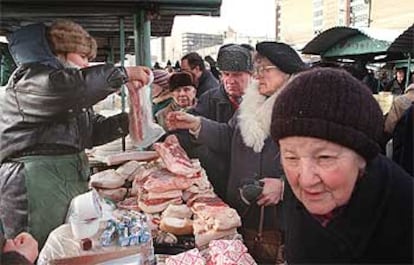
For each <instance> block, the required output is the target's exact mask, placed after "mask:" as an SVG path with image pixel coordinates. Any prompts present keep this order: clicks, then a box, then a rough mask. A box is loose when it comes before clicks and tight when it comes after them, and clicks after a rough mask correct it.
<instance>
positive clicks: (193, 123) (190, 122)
mask: <svg viewBox="0 0 414 265" xmlns="http://www.w3.org/2000/svg"><path fill="white" fill-rule="evenodd" d="M166 123H167V127H168V129H169V130H176V129H189V130H191V131H196V130H198V129H199V128H200V126H201V119H200V117H197V116H194V115H191V114H188V113H185V112H182V111H173V112H170V113H168V115H167V122H166Z"/></svg>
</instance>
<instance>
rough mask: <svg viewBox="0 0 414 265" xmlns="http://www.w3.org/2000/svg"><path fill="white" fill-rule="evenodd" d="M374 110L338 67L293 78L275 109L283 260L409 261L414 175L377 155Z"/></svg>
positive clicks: (378, 127) (378, 122)
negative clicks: (281, 171)
mask: <svg viewBox="0 0 414 265" xmlns="http://www.w3.org/2000/svg"><path fill="white" fill-rule="evenodd" d="M382 130H383V117H382V112H381V109H380V107H379V106H378V103H377V102H376V101H375V99H374V98H373V97H372V95H371V92H370V91H369V90H368V88H367V87H365V86H364V85H363V84H362V83H361V82H360V81H358V80H357V79H355V78H353V77H352V76H351V75H350V74H348V73H346V72H345V71H343V70H335V69H331V68H324V69H321V68H316V69H313V70H310V71H307V72H304V73H301V74H299V75H298V76H297V77H295V78H294V79H293V80H292V81H291V82H290V83H289V84H288V85H287V86H286V88H285V89H284V90H283V91H282V92H281V94H280V95H279V97H278V98H277V99H276V102H275V105H274V107H273V114H272V124H271V133H272V138H273V140H274V141H275V142H276V143H278V145H279V148H280V152H281V161H282V165H283V169H284V171H285V174H286V179H287V182H288V184H289V185H286V186H285V194H284V200H283V209H284V216H285V224H286V230H285V240H286V241H285V247H286V248H285V249H286V261H287V262H288V263H292V264H295V263H307V264H310V263H330V264H338V263H347V264H355V263H388V264H395V263H407V264H408V263H409V264H412V263H413V178H412V177H410V176H409V175H408V174H407V173H405V172H404V171H403V170H402V169H401V168H400V167H398V166H397V165H396V164H394V163H393V162H392V161H391V160H388V159H387V158H386V157H384V156H382V155H380V154H379V151H380V148H379V145H378V141H379V140H380V139H381V135H382Z"/></svg>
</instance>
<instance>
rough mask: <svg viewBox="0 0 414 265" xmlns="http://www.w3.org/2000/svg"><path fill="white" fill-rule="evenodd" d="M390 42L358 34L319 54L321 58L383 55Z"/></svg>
mask: <svg viewBox="0 0 414 265" xmlns="http://www.w3.org/2000/svg"><path fill="white" fill-rule="evenodd" d="M390 44H391V42H389V41H384V40H377V39H373V38H370V37H368V36H366V35H363V34H358V35H355V36H352V37H350V38H347V39H345V40H342V41H339V42H338V43H336V44H335V45H333V46H332V47H330V48H329V49H328V50H327V51H325V52H323V53H322V54H321V56H322V57H345V56H355V55H364V54H376V55H379V54H385V53H386V51H387V49H388V47H389V46H390Z"/></svg>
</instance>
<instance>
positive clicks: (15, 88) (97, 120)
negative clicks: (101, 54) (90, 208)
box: [0, 34, 128, 161]
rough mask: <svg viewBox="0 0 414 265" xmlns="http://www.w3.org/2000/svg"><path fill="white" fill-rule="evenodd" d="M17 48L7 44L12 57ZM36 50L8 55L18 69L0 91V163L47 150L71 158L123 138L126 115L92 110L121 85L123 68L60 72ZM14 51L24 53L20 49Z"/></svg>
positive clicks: (56, 63)
mask: <svg viewBox="0 0 414 265" xmlns="http://www.w3.org/2000/svg"><path fill="white" fill-rule="evenodd" d="M33 35H34V36H37V35H40V34H37V35H36V34H33ZM23 37H25V36H23ZM20 43H24V42H19V41H16V42H15V43H14V42H13V40H12V42H11V43H10V46H11V48H10V50H11V53H12V55H14V54H13V51H14V50H15V49H14V48H15V47H14V46H18V45H20ZM33 43H34V44H35V43H36V41H35V40H33ZM34 44H33V45H34ZM38 46H39V47H37V46H34V47H33V46H31V47H30V49H28V50H30V51H31V53H30V54H27V55H26V58H22V57H18V56H16V55H14V58H18V59H20V61H19V62H17V63H18V65H19V67H18V68H17V69H16V71H15V72H14V73H13V75H12V76H11V77H10V79H9V82H8V84H7V85H6V86H5V87H3V88H1V90H0V102H1V105H0V110H1V115H0V161H4V160H5V159H8V158H10V157H16V156H24V155H27V154H30V153H31V152H40V153H39V154H42V152H44V150H41V149H45V148H46V149H47V148H50V147H51V146H64V147H65V148H67V150H68V152H71V153H76V152H79V151H82V150H84V149H85V148H90V147H92V146H94V145H100V144H103V143H106V142H109V141H111V140H114V139H116V138H119V137H121V136H124V135H126V134H127V133H128V115H127V114H126V113H122V114H119V115H115V116H113V117H110V118H105V117H103V116H100V115H96V114H94V113H93V110H92V106H93V105H94V104H96V103H98V102H99V101H100V100H103V99H104V98H105V97H107V96H108V95H110V94H111V93H114V92H115V91H117V90H118V89H119V87H120V86H121V85H122V84H123V83H125V82H126V80H127V75H126V73H125V70H124V69H123V68H119V67H114V66H113V65H109V64H106V65H99V66H94V67H88V68H84V69H81V70H78V69H74V68H65V67H63V66H62V65H61V64H60V63H59V61H57V60H56V58H55V57H53V55H51V54H48V51H45V48H44V46H41V45H38ZM16 50H18V51H22V50H23V51H24V47H16ZM34 51H37V52H34ZM49 53H50V52H49ZM39 54H43V58H38V57H39ZM36 56H37V58H36ZM58 149H64V148H58ZM50 155H53V153H51V154H50Z"/></svg>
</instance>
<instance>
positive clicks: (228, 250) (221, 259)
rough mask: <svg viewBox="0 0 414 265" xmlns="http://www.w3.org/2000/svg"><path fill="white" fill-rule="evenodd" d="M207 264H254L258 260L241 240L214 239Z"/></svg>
mask: <svg viewBox="0 0 414 265" xmlns="http://www.w3.org/2000/svg"><path fill="white" fill-rule="evenodd" d="M209 255H210V259H209V260H208V262H207V265H213V264H214V265H254V264H256V262H255V261H254V259H253V258H252V256H251V255H250V254H249V253H248V252H247V248H246V246H245V245H244V244H243V243H242V242H241V241H240V240H213V241H211V242H210V244H209Z"/></svg>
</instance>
